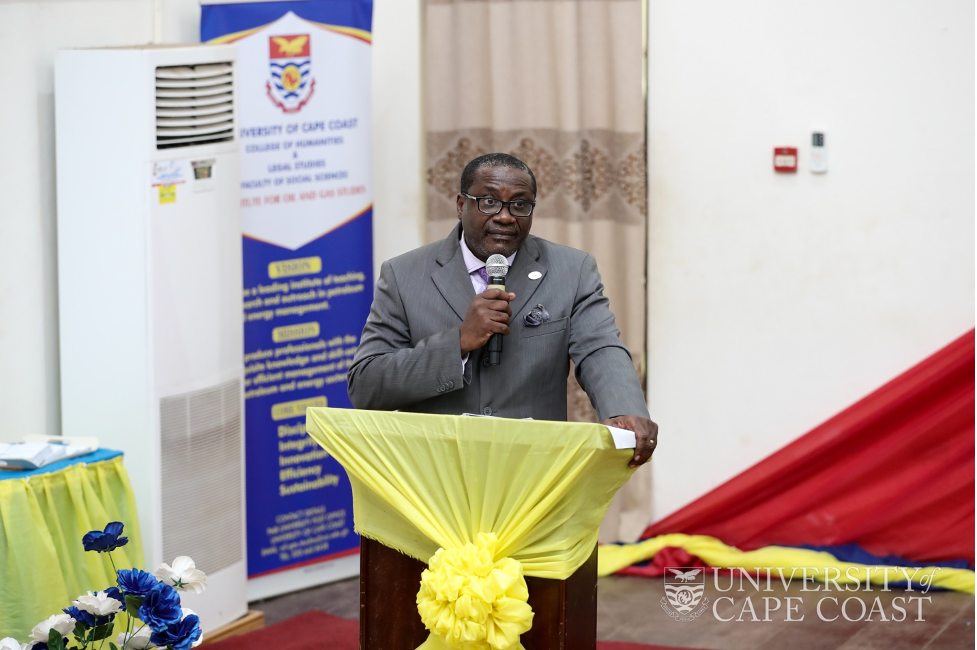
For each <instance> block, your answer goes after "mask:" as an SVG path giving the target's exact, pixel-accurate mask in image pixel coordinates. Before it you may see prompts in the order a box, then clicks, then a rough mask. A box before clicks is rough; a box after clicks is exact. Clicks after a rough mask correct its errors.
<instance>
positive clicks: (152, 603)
mask: <svg viewBox="0 0 977 650" xmlns="http://www.w3.org/2000/svg"><path fill="white" fill-rule="evenodd" d="M137 616H138V617H139V619H140V620H141V621H142V622H143V623H145V624H146V625H148V626H149V627H150V628H151V629H152V630H153V631H154V632H161V631H162V630H165V629H166V628H167V627H169V626H170V625H173V624H174V623H179V622H180V618H181V617H182V616H183V610H181V609H180V594H179V593H177V591H176V589H174V588H173V587H171V586H169V585H168V584H165V583H163V582H160V583H158V584H157V585H156V586H155V587H153V589H152V590H151V591H150V592H149V593H148V594H146V599H145V600H144V601H142V605H140V607H139V613H138V614H137ZM156 645H159V644H158V643H157V644H156Z"/></svg>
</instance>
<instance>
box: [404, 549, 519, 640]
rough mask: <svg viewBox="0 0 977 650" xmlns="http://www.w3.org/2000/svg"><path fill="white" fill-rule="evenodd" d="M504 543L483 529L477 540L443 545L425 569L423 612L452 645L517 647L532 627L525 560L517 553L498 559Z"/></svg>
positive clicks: (429, 626) (431, 626)
mask: <svg viewBox="0 0 977 650" xmlns="http://www.w3.org/2000/svg"><path fill="white" fill-rule="evenodd" d="M498 546H499V539H498V537H497V536H496V535H495V533H489V534H485V533H479V535H478V538H477V539H476V540H475V543H474V544H471V543H468V544H465V545H464V546H462V547H461V548H453V549H443V548H441V549H438V551H437V553H435V554H434V557H432V558H431V562H430V563H429V565H428V566H429V568H428V569H426V570H425V571H424V572H423V573H422V574H421V589H420V591H418V592H417V611H418V613H420V615H421V620H422V621H423V622H424V625H425V627H427V629H429V630H431V632H432V634H435V635H437V636H439V637H441V639H442V640H443V641H444V643H445V645H446V646H447V647H448V648H452V650H490V649H491V650H510V649H512V650H517V649H519V648H522V644H521V643H520V642H519V635H520V634H522V633H523V632H527V631H528V630H529V628H531V627H532V624H533V610H532V608H531V607H530V606H529V603H528V602H526V601H527V600H528V598H529V589H528V588H527V587H526V579H525V577H523V573H522V565H521V564H519V562H517V561H516V560H513V559H512V558H511V557H506V558H502V559H500V560H496V559H495V552H496V549H497V548H498ZM437 645H438V644H437V640H433V641H432V642H431V643H430V644H427V643H425V644H424V645H422V646H421V648H423V649H425V650H433V649H434V648H436V647H437Z"/></svg>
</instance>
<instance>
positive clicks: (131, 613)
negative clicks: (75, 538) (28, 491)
mask: <svg viewBox="0 0 977 650" xmlns="http://www.w3.org/2000/svg"><path fill="white" fill-rule="evenodd" d="M122 528H123V526H122V524H121V523H120V522H118V521H113V522H111V523H109V524H108V525H106V526H105V530H93V531H91V532H89V533H86V534H85V536H84V537H83V538H82V544H83V545H84V547H85V550H86V551H95V552H97V553H106V554H107V555H108V558H109V561H110V562H111V563H112V568H113V569H114V570H115V573H116V577H117V581H116V584H117V586H115V587H109V588H108V589H106V590H105V591H99V592H95V593H92V592H88V594H86V595H84V596H79V597H78V599H77V600H75V601H74V602H73V603H72V607H67V608H65V609H64V610H62V611H63V612H64V613H63V614H57V615H55V616H51V617H50V618H48V619H47V620H46V621H41V622H40V623H38V624H37V625H35V626H34V629H33V630H32V631H31V641H29V642H27V643H24V644H23V645H21V644H20V643H18V642H17V640H16V639H13V638H11V637H7V638H5V639H0V650H78V649H81V648H92V650H102V649H103V648H104V647H105V642H106V639H108V638H109V637H110V636H111V635H112V630H113V628H114V627H115V616H116V614H118V613H119V612H126V614H128V622H127V624H126V630H125V632H123V633H121V634H119V635H118V637H117V639H116V642H112V641H109V642H108V645H107V648H108V650H146V649H148V648H166V649H167V650H189V648H193V647H196V646H198V645H200V644H201V643H203V632H202V631H201V630H200V619H199V618H197V615H196V614H194V613H193V611H191V610H190V609H188V608H185V607H180V594H179V592H180V591H187V590H190V591H192V592H194V593H195V594H199V593H200V592H202V591H203V590H204V589H205V588H206V587H207V576H206V575H205V574H204V572H203V571H200V570H199V569H197V568H196V566H194V563H193V560H191V559H190V558H188V557H185V556H181V557H178V558H176V559H175V560H173V565H172V566H170V565H169V564H165V563H164V564H160V565H159V568H158V569H156V573H155V574H153V573H149V572H147V571H141V570H140V569H122V570H118V569H116V567H115V561H114V560H113V559H112V551H114V550H115V549H117V548H119V547H120V546H125V545H126V544H128V543H129V538H128V537H122V536H121V535H122ZM139 624H141V625H139Z"/></svg>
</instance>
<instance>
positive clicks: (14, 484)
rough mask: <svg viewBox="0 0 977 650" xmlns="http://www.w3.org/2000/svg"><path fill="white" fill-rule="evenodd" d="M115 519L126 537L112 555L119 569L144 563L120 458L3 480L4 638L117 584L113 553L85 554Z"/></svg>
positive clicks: (22, 634)
mask: <svg viewBox="0 0 977 650" xmlns="http://www.w3.org/2000/svg"><path fill="white" fill-rule="evenodd" d="M0 478H2V476H0ZM110 521H121V522H123V523H124V524H125V531H124V533H123V534H124V535H126V536H127V537H128V538H129V543H128V544H127V545H126V546H124V547H122V548H120V549H118V550H117V551H114V552H113V553H112V557H113V558H114V559H115V562H116V565H117V566H118V568H120V569H122V568H127V569H131V568H133V567H139V568H142V567H143V553H142V541H141V538H140V536H139V520H138V516H137V514H136V503H135V497H134V496H133V493H132V488H131V486H130V484H129V476H128V474H126V470H125V468H124V467H123V466H122V457H121V456H118V457H116V458H113V459H111V460H104V461H101V462H95V463H90V464H87V465H86V464H84V463H78V464H73V465H70V466H69V467H66V468H64V469H61V470H58V471H55V472H50V473H45V474H39V475H36V476H31V477H30V478H13V479H7V480H0V638H3V637H7V636H12V637H14V638H16V639H18V640H19V641H21V642H24V641H26V640H27V638H28V637H29V636H30V632H31V629H32V628H33V627H34V626H35V625H37V624H38V623H39V622H41V621H42V620H44V619H46V618H48V617H49V616H51V615H53V614H60V613H61V609H62V608H63V607H70V606H71V601H72V600H74V599H76V598H78V596H81V595H84V594H86V593H87V592H89V591H101V590H104V589H106V588H108V587H111V586H114V585H115V580H116V579H115V573H114V571H113V570H112V565H111V564H110V562H109V559H108V557H107V556H106V555H105V554H104V553H94V552H91V553H86V552H85V550H84V548H83V547H82V543H81V538H82V537H83V536H84V535H85V533H87V532H88V531H91V530H102V529H103V528H104V527H105V524H107V523H108V522H110Z"/></svg>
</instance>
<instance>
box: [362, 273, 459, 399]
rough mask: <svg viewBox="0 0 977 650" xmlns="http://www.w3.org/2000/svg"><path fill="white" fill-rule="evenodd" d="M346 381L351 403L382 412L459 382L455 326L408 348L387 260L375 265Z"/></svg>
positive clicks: (405, 323) (407, 334)
mask: <svg viewBox="0 0 977 650" xmlns="http://www.w3.org/2000/svg"><path fill="white" fill-rule="evenodd" d="M346 379H347V382H348V390H349V399H350V401H351V402H352V403H353V406H354V407H356V408H359V409H374V410H383V411H392V410H396V409H400V408H405V407H408V406H411V405H413V404H416V403H418V402H421V401H424V400H426V399H429V398H431V397H437V396H438V395H442V394H444V393H447V392H450V391H452V390H459V389H461V388H462V387H463V386H464V380H463V366H462V363H461V333H460V329H459V328H458V327H452V328H450V329H447V330H445V331H443V332H439V333H437V334H434V335H432V336H429V337H427V338H424V339H421V340H420V341H418V342H417V344H416V345H413V346H411V336H410V325H409V322H408V318H407V311H406V309H405V308H404V303H403V300H402V298H401V294H400V291H399V289H398V287H397V278H396V274H395V273H394V270H393V268H392V267H391V265H390V263H389V262H384V263H383V265H382V266H381V267H380V278H379V279H378V280H377V286H376V291H375V293H374V296H373V305H372V307H371V308H370V316H369V317H368V318H367V320H366V325H365V326H364V327H363V335H362V336H361V337H360V345H359V348H357V350H356V355H355V356H354V357H353V365H352V366H351V367H350V369H349V371H348V372H347V373H346Z"/></svg>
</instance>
